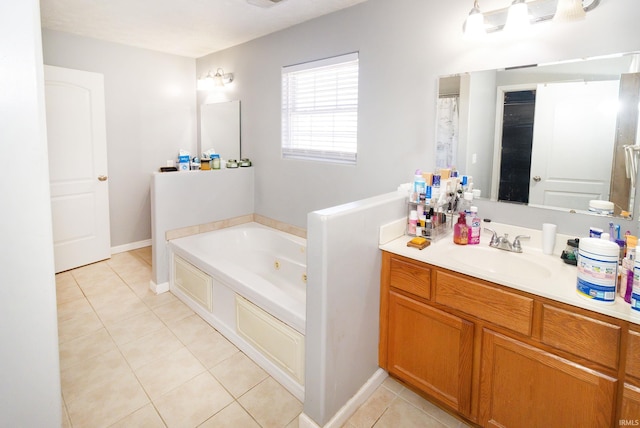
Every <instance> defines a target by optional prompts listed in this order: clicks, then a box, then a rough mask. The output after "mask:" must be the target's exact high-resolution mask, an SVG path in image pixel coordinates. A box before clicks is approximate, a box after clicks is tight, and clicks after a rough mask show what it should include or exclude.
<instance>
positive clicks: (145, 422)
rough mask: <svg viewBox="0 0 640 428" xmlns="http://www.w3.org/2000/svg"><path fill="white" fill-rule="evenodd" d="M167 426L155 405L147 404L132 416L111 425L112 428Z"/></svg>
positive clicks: (155, 427)
mask: <svg viewBox="0 0 640 428" xmlns="http://www.w3.org/2000/svg"><path fill="white" fill-rule="evenodd" d="M165 426H166V425H165V424H164V422H163V421H162V418H161V417H160V415H159V414H158V412H157V411H156V409H155V407H153V404H147V405H146V406H144V407H142V408H140V409H138V410H136V411H135V412H133V413H131V414H130V415H127V416H126V417H125V418H123V419H120V420H119V421H118V422H116V423H115V424H113V425H111V427H110V428H160V427H165Z"/></svg>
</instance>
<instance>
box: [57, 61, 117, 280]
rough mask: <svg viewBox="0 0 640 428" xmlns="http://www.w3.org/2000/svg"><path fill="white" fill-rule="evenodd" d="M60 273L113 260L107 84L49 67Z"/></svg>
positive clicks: (91, 75) (95, 76) (83, 74)
mask: <svg viewBox="0 0 640 428" xmlns="http://www.w3.org/2000/svg"><path fill="white" fill-rule="evenodd" d="M45 97H46V111H47V138H48V151H49V180H50V185H51V210H52V216H53V240H54V254H55V270H56V272H61V271H64V270H67V269H71V268H74V267H77V266H82V265H85V264H89V263H92V262H95V261H98V260H104V259H107V258H109V257H110V253H111V251H110V246H111V243H110V238H109V193H108V190H109V189H108V186H107V181H106V179H107V139H106V128H105V110H104V82H103V76H102V75H101V74H96V73H89V72H85V71H78V70H70V69H65V68H60V67H51V66H45Z"/></svg>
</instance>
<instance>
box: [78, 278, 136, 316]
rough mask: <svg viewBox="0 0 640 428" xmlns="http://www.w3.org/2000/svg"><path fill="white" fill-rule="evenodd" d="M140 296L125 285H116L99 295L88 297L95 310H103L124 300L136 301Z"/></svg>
mask: <svg viewBox="0 0 640 428" xmlns="http://www.w3.org/2000/svg"><path fill="white" fill-rule="evenodd" d="M137 297H138V296H136V294H135V293H134V292H133V291H131V289H130V288H129V287H128V286H127V285H126V284H125V283H124V282H121V283H117V284H114V285H113V286H112V287H110V288H108V289H105V290H103V292H102V293H99V294H91V295H89V296H88V297H87V299H88V300H89V303H91V306H93V308H94V310H96V309H102V308H106V307H109V306H112V305H114V304H118V303H119V302H122V301H124V300H130V299H135V298H137Z"/></svg>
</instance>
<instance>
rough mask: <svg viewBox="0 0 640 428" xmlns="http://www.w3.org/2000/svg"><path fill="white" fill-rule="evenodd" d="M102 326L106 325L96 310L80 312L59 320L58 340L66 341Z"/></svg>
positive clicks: (92, 331)
mask: <svg viewBox="0 0 640 428" xmlns="http://www.w3.org/2000/svg"><path fill="white" fill-rule="evenodd" d="M102 328H104V325H103V324H102V321H100V318H98V316H97V315H96V314H95V312H88V313H79V314H77V315H76V316H75V317H73V318H70V319H66V320H63V321H58V342H59V343H61V344H62V343H66V342H69V341H70V340H74V339H78V338H80V337H82V336H87V335H89V334H91V333H95V332H97V331H98V330H100V329H102Z"/></svg>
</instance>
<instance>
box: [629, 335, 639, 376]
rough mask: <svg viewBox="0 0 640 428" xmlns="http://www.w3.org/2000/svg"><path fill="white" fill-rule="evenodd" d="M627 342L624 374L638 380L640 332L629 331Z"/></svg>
mask: <svg viewBox="0 0 640 428" xmlns="http://www.w3.org/2000/svg"><path fill="white" fill-rule="evenodd" d="M628 340H629V344H628V346H627V364H626V372H627V374H628V375H629V376H633V377H635V378H637V379H640V332H637V331H633V330H630V331H629V337H628Z"/></svg>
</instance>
